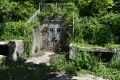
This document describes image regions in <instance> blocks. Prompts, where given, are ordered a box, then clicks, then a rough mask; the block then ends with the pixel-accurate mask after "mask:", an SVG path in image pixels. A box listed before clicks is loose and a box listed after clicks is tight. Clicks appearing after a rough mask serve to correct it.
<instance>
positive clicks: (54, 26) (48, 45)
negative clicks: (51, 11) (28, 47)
mask: <svg viewBox="0 0 120 80" xmlns="http://www.w3.org/2000/svg"><path fill="white" fill-rule="evenodd" d="M63 22H64V17H63V16H62V15H54V16H52V17H47V16H45V17H43V18H42V25H41V26H40V27H36V28H35V29H34V31H33V47H32V53H36V52H38V51H39V50H42V51H53V52H56V51H59V50H60V49H62V48H63V47H64V45H65V41H66V30H65V28H64V25H63Z"/></svg>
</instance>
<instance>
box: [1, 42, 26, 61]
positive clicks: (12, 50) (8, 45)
mask: <svg viewBox="0 0 120 80" xmlns="http://www.w3.org/2000/svg"><path fill="white" fill-rule="evenodd" d="M23 53H24V42H23V40H12V41H8V42H3V41H2V42H0V55H4V56H7V57H8V58H10V59H13V60H15V61H16V60H17V59H18V58H21V57H22V56H23Z"/></svg>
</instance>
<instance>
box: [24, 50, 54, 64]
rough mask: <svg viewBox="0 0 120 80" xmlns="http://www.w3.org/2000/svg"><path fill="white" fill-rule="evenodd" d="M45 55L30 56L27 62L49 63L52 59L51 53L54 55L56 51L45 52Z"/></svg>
mask: <svg viewBox="0 0 120 80" xmlns="http://www.w3.org/2000/svg"><path fill="white" fill-rule="evenodd" d="M43 54H44V55H42V56H33V57H30V58H28V59H27V60H26V62H25V63H34V64H42V63H45V64H47V63H49V61H50V58H51V57H50V56H51V55H54V54H55V53H54V52H43Z"/></svg>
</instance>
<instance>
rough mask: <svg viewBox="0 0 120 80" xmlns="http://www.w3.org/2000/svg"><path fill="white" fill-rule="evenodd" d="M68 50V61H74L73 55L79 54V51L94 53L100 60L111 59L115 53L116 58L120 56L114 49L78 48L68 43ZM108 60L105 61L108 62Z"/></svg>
mask: <svg viewBox="0 0 120 80" xmlns="http://www.w3.org/2000/svg"><path fill="white" fill-rule="evenodd" d="M69 47H70V50H69V58H70V59H75V53H76V52H81V51H83V52H84V51H87V52H91V53H94V55H96V56H97V57H100V58H101V59H102V58H105V57H106V58H109V59H110V58H112V57H113V54H116V53H117V56H120V54H119V50H117V49H116V48H105V47H84V46H82V47H78V46H77V45H76V44H75V43H70V45H69ZM109 59H105V60H106V61H109Z"/></svg>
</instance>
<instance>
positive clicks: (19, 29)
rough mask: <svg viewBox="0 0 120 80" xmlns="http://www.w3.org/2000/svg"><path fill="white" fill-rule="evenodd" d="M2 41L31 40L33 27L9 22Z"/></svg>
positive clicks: (22, 23)
mask: <svg viewBox="0 0 120 80" xmlns="http://www.w3.org/2000/svg"><path fill="white" fill-rule="evenodd" d="M3 27H4V29H3V32H2V36H1V40H13V39H17V40H18V39H23V40H30V39H31V36H32V34H31V32H32V27H31V26H29V25H27V24H26V23H25V22H22V21H19V22H8V23H5V24H4V26H3Z"/></svg>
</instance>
